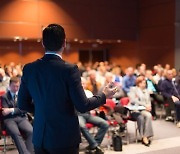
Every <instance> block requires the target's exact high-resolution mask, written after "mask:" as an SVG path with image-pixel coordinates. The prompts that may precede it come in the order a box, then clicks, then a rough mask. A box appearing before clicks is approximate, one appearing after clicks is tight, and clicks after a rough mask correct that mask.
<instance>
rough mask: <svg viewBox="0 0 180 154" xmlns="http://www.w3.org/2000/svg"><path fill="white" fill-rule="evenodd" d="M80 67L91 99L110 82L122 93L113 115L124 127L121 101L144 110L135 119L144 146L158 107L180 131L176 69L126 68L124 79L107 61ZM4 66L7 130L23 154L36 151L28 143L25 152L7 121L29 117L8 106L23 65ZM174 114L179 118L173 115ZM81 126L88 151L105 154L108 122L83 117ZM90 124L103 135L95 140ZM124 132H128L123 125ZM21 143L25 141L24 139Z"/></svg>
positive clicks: (0, 79)
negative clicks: (102, 145)
mask: <svg viewBox="0 0 180 154" xmlns="http://www.w3.org/2000/svg"><path fill="white" fill-rule="evenodd" d="M77 64H78V67H79V69H80V73H81V76H82V77H83V78H82V84H83V87H84V89H85V93H86V95H87V96H89V95H90V96H91V95H92V93H93V94H97V93H98V92H99V91H101V89H102V88H103V87H105V86H106V85H107V83H109V82H114V83H115V85H116V86H117V89H118V92H117V93H116V94H115V95H114V96H113V98H112V99H113V100H115V102H116V103H117V106H115V110H114V111H113V113H112V118H115V120H116V121H119V123H120V124H121V125H122V124H123V120H124V118H125V119H126V118H127V117H126V115H125V114H126V111H125V110H124V108H122V107H121V106H119V105H120V103H119V100H120V99H121V98H123V97H127V96H128V97H129V99H130V104H131V105H132V104H136V105H140V106H144V110H141V111H138V112H134V111H132V115H131V116H132V117H133V118H134V119H135V120H137V123H138V129H139V133H140V137H141V138H142V143H143V144H144V145H146V146H149V145H150V142H151V141H150V137H152V136H153V128H152V118H153V119H156V118H157V117H158V116H157V113H156V106H157V105H159V106H160V105H164V106H165V109H166V117H165V120H166V121H173V120H176V121H177V127H178V128H180V95H179V93H180V70H179V71H176V69H174V68H171V67H170V65H169V64H166V65H165V67H163V66H162V65H161V64H157V65H155V66H154V67H153V69H152V70H150V69H147V68H146V64H144V63H142V64H138V65H137V67H136V70H134V68H133V67H132V66H130V67H128V68H125V70H126V71H125V75H124V74H123V73H122V70H121V67H120V66H118V65H116V64H115V63H109V62H107V61H106V62H95V63H86V64H83V63H81V62H78V63H77ZM0 66H1V67H0V91H5V92H6V94H5V95H4V96H3V97H2V100H3V105H4V108H8V109H7V110H6V109H4V111H3V115H4V120H3V121H4V123H5V126H6V125H7V126H6V127H7V130H8V132H9V133H10V135H11V136H12V138H13V140H14V141H15V144H16V146H17V149H18V151H22V149H25V148H26V149H27V150H28V152H29V151H31V150H32V148H31V144H29V147H28V145H25V143H24V145H23V148H22V147H21V146H20V145H21V144H18V143H17V140H19V138H16V137H15V136H16V135H15V134H13V133H17V132H10V131H12V130H11V129H10V127H9V128H8V124H6V123H7V122H6V121H8V120H7V119H13V118H24V117H21V115H24V116H25V115H26V113H24V112H23V111H20V110H18V108H16V106H11V105H10V106H7V104H6V101H7V96H8V95H9V97H10V98H11V92H10V91H11V86H12V83H10V78H14V77H21V76H22V68H23V65H22V64H17V65H16V64H15V63H14V62H11V63H10V64H6V65H4V66H3V65H2V64H0ZM144 76H145V77H144ZM145 81H146V82H145ZM146 86H147V87H146ZM149 96H150V97H149ZM10 98H9V99H10ZM141 99H142V100H141ZM10 100H11V99H10ZM178 103H179V104H178ZM8 105H9V103H8ZM13 108H14V109H13ZM98 110H99V109H97V111H98ZM13 111H14V112H13ZM172 111H173V112H172ZM174 111H175V114H172V113H174ZM11 112H12V113H14V114H12V113H11ZM22 113H23V114H22ZM151 114H152V115H151ZM113 115H115V116H113ZM25 117H26V116H25ZM91 119H92V120H91ZM119 119H120V120H119ZM79 122H80V127H81V132H82V134H83V136H84V137H85V138H86V139H87V141H88V143H89V146H88V147H87V151H89V152H92V151H93V150H94V151H99V152H100V153H101V152H102V153H103V150H102V149H101V148H100V146H99V145H100V144H101V142H102V140H103V138H104V135H105V133H106V132H107V129H108V124H107V122H106V121H105V120H104V119H102V118H100V117H98V116H97V115H96V116H92V115H91V114H90V113H89V112H88V113H85V114H80V113H79ZM86 122H90V123H93V122H94V125H97V126H98V127H99V131H98V133H97V134H96V136H95V137H93V136H92V135H91V134H90V133H89V131H88V130H87V128H86V127H85V123H86ZM26 123H28V129H27V132H26V131H25V134H24V133H23V135H26V133H27V134H28V133H29V135H30V136H31V133H32V130H31V129H32V126H31V125H29V122H28V121H26ZM121 125H120V126H121ZM18 128H19V127H18ZM122 128H124V126H123V125H122ZM99 132H101V133H99ZM18 137H19V136H18ZM23 137H24V136H23ZM20 139H22V136H21V137H20ZM24 147H25V148H24Z"/></svg>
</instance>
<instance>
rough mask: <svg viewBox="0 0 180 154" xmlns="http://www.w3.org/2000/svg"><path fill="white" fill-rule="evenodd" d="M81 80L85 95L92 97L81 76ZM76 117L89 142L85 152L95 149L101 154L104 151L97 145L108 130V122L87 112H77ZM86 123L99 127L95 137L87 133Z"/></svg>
mask: <svg viewBox="0 0 180 154" xmlns="http://www.w3.org/2000/svg"><path fill="white" fill-rule="evenodd" d="M81 81H82V86H83V88H84V89H85V93H86V96H87V97H92V96H93V94H92V92H91V91H89V90H86V80H85V79H84V78H81ZM78 118H79V125H80V129H81V132H82V134H83V136H84V137H85V138H86V140H87V141H88V143H89V146H88V147H87V152H92V151H96V154H103V153H104V152H103V150H102V149H101V148H100V147H99V145H100V144H101V142H102V140H103V138H104V136H105V134H106V132H107V130H108V127H109V125H108V123H107V122H106V121H105V120H104V119H102V118H100V117H98V116H93V115H91V114H90V113H89V112H86V113H78ZM86 123H91V124H94V125H95V126H97V127H99V130H98V132H97V134H96V135H95V137H93V136H92V135H91V134H90V133H89V130H88V129H87V128H86Z"/></svg>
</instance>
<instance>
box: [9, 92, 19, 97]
mask: <svg viewBox="0 0 180 154" xmlns="http://www.w3.org/2000/svg"><path fill="white" fill-rule="evenodd" d="M10 93H11V96H12V98H14V95H18V93H17V92H16V93H13V92H11V91H10Z"/></svg>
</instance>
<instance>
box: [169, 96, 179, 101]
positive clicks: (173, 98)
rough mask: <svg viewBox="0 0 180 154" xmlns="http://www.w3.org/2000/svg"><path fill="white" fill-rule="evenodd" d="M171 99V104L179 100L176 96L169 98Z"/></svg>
mask: <svg viewBox="0 0 180 154" xmlns="http://www.w3.org/2000/svg"><path fill="white" fill-rule="evenodd" d="M171 98H172V100H173V102H177V101H179V98H177V97H176V96H171Z"/></svg>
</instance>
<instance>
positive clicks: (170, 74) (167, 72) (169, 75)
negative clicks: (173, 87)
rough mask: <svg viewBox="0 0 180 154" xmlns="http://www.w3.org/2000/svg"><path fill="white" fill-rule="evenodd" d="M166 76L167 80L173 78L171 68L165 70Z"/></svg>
mask: <svg viewBox="0 0 180 154" xmlns="http://www.w3.org/2000/svg"><path fill="white" fill-rule="evenodd" d="M166 78H167V79H169V80H172V78H173V71H172V70H167V71H166Z"/></svg>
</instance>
